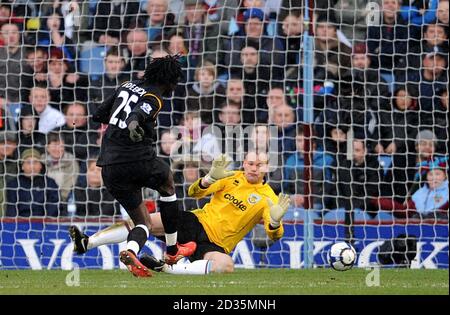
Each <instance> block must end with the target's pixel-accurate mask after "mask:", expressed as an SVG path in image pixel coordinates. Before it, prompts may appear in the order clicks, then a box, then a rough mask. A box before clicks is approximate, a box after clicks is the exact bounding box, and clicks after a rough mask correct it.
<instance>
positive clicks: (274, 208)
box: [267, 193, 291, 228]
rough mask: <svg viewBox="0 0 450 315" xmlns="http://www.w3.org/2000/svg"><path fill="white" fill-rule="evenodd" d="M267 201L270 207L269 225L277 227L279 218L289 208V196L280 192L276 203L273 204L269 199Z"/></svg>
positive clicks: (279, 221)
mask: <svg viewBox="0 0 450 315" xmlns="http://www.w3.org/2000/svg"><path fill="white" fill-rule="evenodd" d="M267 203H268V204H269V207H270V225H271V226H272V227H273V228H277V227H279V226H280V223H281V219H282V218H283V216H284V215H285V214H286V211H287V210H288V208H289V205H290V203H291V198H290V197H289V195H287V194H283V193H280V194H279V195H278V203H277V204H276V205H274V204H273V202H272V200H270V199H267Z"/></svg>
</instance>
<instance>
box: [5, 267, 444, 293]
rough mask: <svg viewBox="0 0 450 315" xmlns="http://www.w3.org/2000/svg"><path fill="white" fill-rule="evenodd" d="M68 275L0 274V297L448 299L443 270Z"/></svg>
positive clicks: (84, 272)
mask: <svg viewBox="0 0 450 315" xmlns="http://www.w3.org/2000/svg"><path fill="white" fill-rule="evenodd" d="M69 272H70V271H63V270H45V271H32V270H19V271H16V270H14V271H12V270H11V271H9V270H3V271H0V295H4V294H52V295H54V294H89V295H90V294H121V295H122V294H152V295H155V294H164V295H177V294H182V295H186V294H189V295H207V294H214V295H227V294H232V295H237V294H245V295H248V294H255V295H256V294H268V295H296V294H349V295H355V294H449V285H448V284H449V272H448V270H423V269H420V270H409V269H381V270H380V285H379V286H372V287H368V286H367V285H366V276H367V275H368V274H369V271H366V270H364V269H352V270H349V271H346V272H337V271H334V270H330V269H313V270H305V269H300V270H292V269H257V270H243V269H238V270H236V271H235V273H233V274H226V275H224V274H211V275H207V276H177V275H169V274H155V275H154V276H153V277H151V278H147V279H137V278H134V277H133V276H132V275H131V274H130V273H129V272H128V271H125V270H110V271H109V270H80V274H79V275H80V285H79V286H72V287H70V286H67V285H66V277H67V275H68V274H69Z"/></svg>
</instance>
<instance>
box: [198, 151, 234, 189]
mask: <svg viewBox="0 0 450 315" xmlns="http://www.w3.org/2000/svg"><path fill="white" fill-rule="evenodd" d="M230 163H231V161H228V160H227V156H226V155H225V154H221V155H219V156H218V157H216V158H215V159H214V161H213V162H212V166H211V169H210V170H209V173H208V174H207V175H206V176H205V178H204V180H205V181H206V182H207V183H208V184H210V185H211V184H214V183H215V182H216V181H218V180H219V179H222V178H226V177H230V176H233V175H234V171H227V170H226V168H227V167H228V165H230Z"/></svg>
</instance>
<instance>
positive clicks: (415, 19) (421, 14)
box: [400, 0, 440, 43]
mask: <svg viewBox="0 0 450 315" xmlns="http://www.w3.org/2000/svg"><path fill="white" fill-rule="evenodd" d="M439 1H440V0H429V1H426V2H428V3H426V4H425V1H414V2H413V4H412V5H406V3H405V2H403V3H402V4H403V5H402V6H401V8H400V14H401V16H402V18H403V19H404V20H405V21H406V22H407V24H408V29H409V32H408V33H409V34H408V36H409V38H410V40H412V43H413V41H414V40H420V38H421V34H422V32H421V28H422V26H423V24H428V23H433V22H435V21H436V14H437V12H436V10H437V8H438V3H439ZM426 5H427V6H428V7H425V6H426Z"/></svg>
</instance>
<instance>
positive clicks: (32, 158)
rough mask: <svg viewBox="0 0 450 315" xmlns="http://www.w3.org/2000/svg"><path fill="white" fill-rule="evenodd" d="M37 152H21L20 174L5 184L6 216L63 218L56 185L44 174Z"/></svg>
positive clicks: (29, 150) (33, 150) (31, 150)
mask: <svg viewBox="0 0 450 315" xmlns="http://www.w3.org/2000/svg"><path fill="white" fill-rule="evenodd" d="M44 170H45V168H44V165H43V164H42V158H41V154H40V153H39V151H37V150H35V149H28V150H25V151H24V152H23V153H22V155H21V172H20V174H19V176H18V177H16V178H13V179H11V180H9V181H8V182H7V183H6V201H7V204H6V213H5V216H8V217H17V216H19V217H30V216H33V217H35V216H52V217H57V216H59V215H63V213H62V212H60V210H59V195H58V185H57V184H56V182H55V181H54V180H53V179H52V178H50V177H48V176H46V175H45V171H44Z"/></svg>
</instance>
